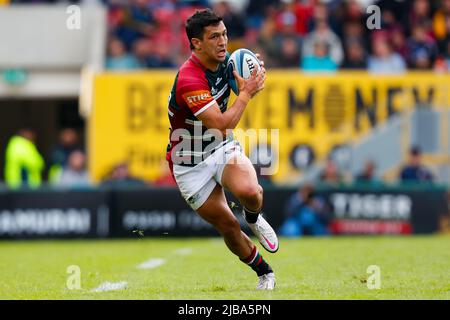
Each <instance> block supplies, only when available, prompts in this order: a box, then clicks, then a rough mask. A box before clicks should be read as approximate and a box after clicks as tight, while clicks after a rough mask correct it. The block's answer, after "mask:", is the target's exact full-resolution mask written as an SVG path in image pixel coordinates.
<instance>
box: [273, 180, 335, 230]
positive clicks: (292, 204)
mask: <svg viewBox="0 0 450 320" xmlns="http://www.w3.org/2000/svg"><path fill="white" fill-rule="evenodd" d="M329 218H330V208H329V206H328V205H327V203H326V202H325V200H324V199H323V198H322V197H320V196H318V195H317V194H316V193H315V189H314V187H313V186H312V185H305V186H303V187H301V188H299V190H298V191H297V192H296V193H295V194H293V195H292V196H291V197H290V198H289V200H288V203H287V205H286V208H285V220H284V222H283V224H282V225H281V227H280V229H279V233H280V235H282V236H285V237H299V236H302V235H314V236H323V235H327V234H329V231H328V227H327V225H328V222H329Z"/></svg>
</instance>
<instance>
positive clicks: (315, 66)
mask: <svg viewBox="0 0 450 320" xmlns="http://www.w3.org/2000/svg"><path fill="white" fill-rule="evenodd" d="M301 68H302V70H303V71H336V70H337V65H336V62H335V61H334V60H333V59H332V58H331V56H330V53H329V48H328V44H327V43H325V42H321V41H317V42H316V43H314V52H313V54H312V55H307V56H304V57H303V59H302V62H301Z"/></svg>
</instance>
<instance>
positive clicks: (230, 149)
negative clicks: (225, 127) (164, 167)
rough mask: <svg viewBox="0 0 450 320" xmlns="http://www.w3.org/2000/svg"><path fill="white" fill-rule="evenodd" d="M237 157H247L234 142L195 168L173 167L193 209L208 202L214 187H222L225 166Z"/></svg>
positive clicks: (180, 186) (185, 197)
mask: <svg viewBox="0 0 450 320" xmlns="http://www.w3.org/2000/svg"><path fill="white" fill-rule="evenodd" d="M236 156H243V157H246V155H245V154H244V153H243V152H242V147H241V145H240V144H239V142H238V141H236V140H232V141H230V142H228V143H227V144H225V145H224V146H222V147H220V148H219V149H217V150H216V151H215V152H214V153H213V154H211V155H210V156H209V157H207V158H206V159H205V160H203V161H202V162H200V163H199V164H197V165H196V166H195V167H187V166H180V165H176V164H174V165H173V175H174V177H175V180H176V182H177V184H178V188H179V189H180V191H181V195H182V196H183V198H184V200H186V202H187V203H188V204H189V205H190V206H191V208H192V209H194V210H197V209H198V208H200V207H201V206H202V205H203V204H204V203H205V202H206V200H208V197H209V195H210V194H211V192H212V191H213V190H214V187H215V186H216V185H217V184H220V185H222V174H223V170H224V169H225V165H226V164H227V163H228V162H229V161H230V160H231V159H232V158H234V157H236Z"/></svg>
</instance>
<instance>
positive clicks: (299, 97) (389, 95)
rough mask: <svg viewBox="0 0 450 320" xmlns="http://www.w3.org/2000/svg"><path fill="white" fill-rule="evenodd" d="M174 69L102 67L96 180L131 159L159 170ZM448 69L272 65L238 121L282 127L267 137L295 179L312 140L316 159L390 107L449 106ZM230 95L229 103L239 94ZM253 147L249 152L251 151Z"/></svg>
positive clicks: (134, 165) (94, 126)
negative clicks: (391, 71)
mask: <svg viewBox="0 0 450 320" xmlns="http://www.w3.org/2000/svg"><path fill="white" fill-rule="evenodd" d="M175 74H176V72H175V71H146V72H142V73H104V74H100V75H98V76H96V78H95V83H94V102H93V109H92V113H91V116H90V119H89V132H88V135H89V152H90V157H89V160H90V165H89V168H90V171H91V174H92V176H93V177H94V179H95V180H97V181H98V180H100V179H102V177H104V176H105V175H106V174H107V172H108V171H109V170H110V169H111V168H112V166H113V165H114V164H116V163H119V162H124V161H126V162H128V163H129V164H130V168H131V171H132V173H133V174H134V175H136V176H138V177H141V178H144V179H146V180H153V179H156V178H158V177H159V176H160V175H161V173H162V172H163V170H164V167H165V166H166V163H165V160H164V158H165V151H166V147H167V143H168V135H169V121H168V113H167V101H168V96H169V93H170V90H171V88H172V85H173V81H174V77H175ZM449 91H450V75H440V74H433V73H409V74H407V75H398V76H376V75H368V74H367V73H365V72H352V73H338V74H304V73H301V72H299V71H269V72H268V74H267V80H266V85H265V89H264V90H263V91H262V92H261V93H259V94H258V95H257V96H256V97H255V98H254V99H253V100H252V101H251V102H250V104H249V105H248V107H247V109H246V111H245V112H244V115H243V117H242V119H241V122H240V123H239V126H238V128H239V129H243V130H244V131H245V130H247V129H268V131H269V133H270V131H271V130H274V129H275V130H278V131H277V132H278V133H279V135H278V138H277V139H276V140H277V141H271V138H270V135H269V138H268V139H267V140H268V142H269V143H270V144H271V145H272V147H273V148H274V149H273V150H274V151H275V152H276V153H275V154H273V156H274V159H275V161H277V167H278V170H277V172H276V174H275V175H274V176H273V180H274V181H275V182H284V181H288V180H292V179H296V178H297V177H298V176H299V174H300V173H301V170H300V169H299V168H298V166H297V165H296V161H295V157H296V155H295V154H294V153H293V151H294V149H296V147H298V146H308V147H309V148H310V149H311V150H312V152H313V153H314V159H316V160H320V159H323V158H325V157H326V156H327V155H328V154H329V152H330V151H331V150H332V149H333V148H334V147H336V146H339V145H343V144H347V143H351V142H353V141H356V139H358V138H360V137H362V136H364V135H366V134H368V133H369V131H370V129H371V128H373V127H375V126H377V125H379V124H381V123H383V122H384V121H385V120H386V119H387V118H388V117H389V116H390V115H393V114H395V113H398V112H401V111H403V110H406V109H411V108H414V107H424V108H427V107H434V108H439V107H448V106H449V105H450V96H449ZM234 98H235V97H234V95H233V94H232V97H231V99H230V102H229V104H228V106H229V107H230V106H231V105H232V103H233V101H234ZM250 151H251V150H249V149H248V148H247V149H246V152H247V153H248V152H250Z"/></svg>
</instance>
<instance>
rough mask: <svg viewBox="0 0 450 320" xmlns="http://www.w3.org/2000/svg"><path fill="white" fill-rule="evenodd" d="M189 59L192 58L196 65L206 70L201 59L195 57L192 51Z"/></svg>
mask: <svg viewBox="0 0 450 320" xmlns="http://www.w3.org/2000/svg"><path fill="white" fill-rule="evenodd" d="M190 59H191V60H192V62H194V63H195V64H196V65H198V66H199V67H200V68H202V69H203V71H206V70H208V69H207V68H206V67H205V66H204V65H203V64H202V63H201V61H200V60H199V59H198V58H197V56H196V55H195V54H194V53H193V52H192V54H191V57H190Z"/></svg>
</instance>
